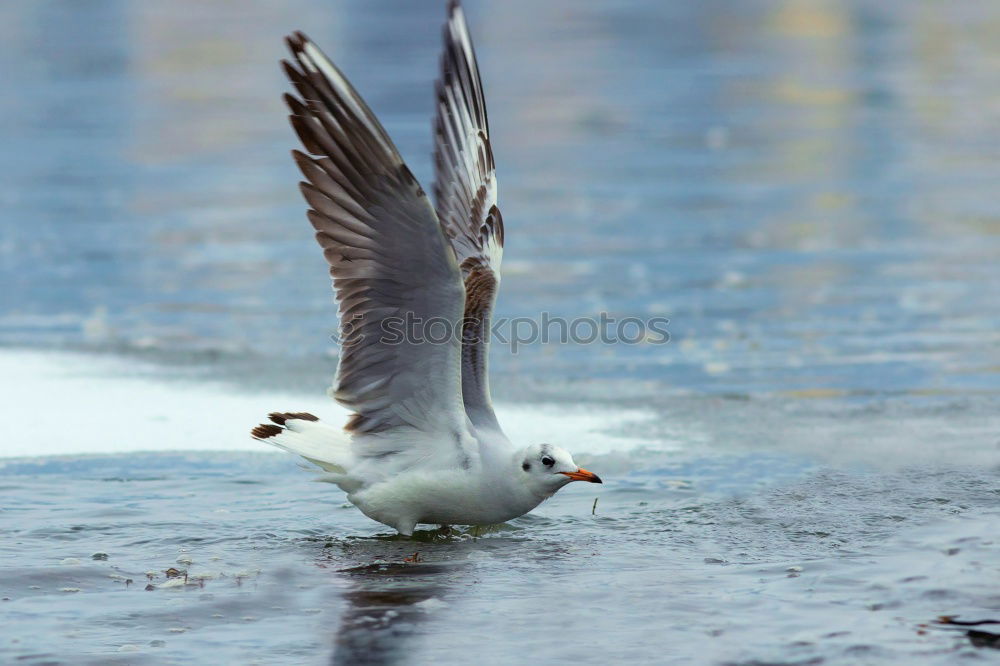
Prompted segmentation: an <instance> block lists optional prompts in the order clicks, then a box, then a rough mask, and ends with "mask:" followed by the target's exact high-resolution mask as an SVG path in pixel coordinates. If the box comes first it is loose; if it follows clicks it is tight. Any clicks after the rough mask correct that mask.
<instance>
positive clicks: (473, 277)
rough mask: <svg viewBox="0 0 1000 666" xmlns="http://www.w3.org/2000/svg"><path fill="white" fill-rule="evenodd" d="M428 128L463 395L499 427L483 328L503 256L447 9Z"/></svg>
mask: <svg viewBox="0 0 1000 666" xmlns="http://www.w3.org/2000/svg"><path fill="white" fill-rule="evenodd" d="M448 13H449V16H448V24H447V25H446V26H445V29H444V53H443V54H442V56H441V78H440V79H439V80H438V82H437V118H436V121H435V123H434V135H435V150H434V167H435V176H436V177H435V182H434V198H435V200H436V203H437V214H438V219H439V220H440V221H441V225H442V227H443V228H444V230H445V233H446V234H447V236H448V239H449V240H450V241H451V246H452V247H453V248H454V249H455V255H456V256H457V258H458V263H459V266H461V269H462V279H463V281H464V282H465V318H464V320H463V331H462V395H463V399H464V401H465V409H466V412H467V413H468V415H469V418H470V419H471V421H472V422H473V424H475V425H476V426H477V427H491V428H494V429H499V426H498V425H497V420H496V416H495V415H494V413H493V404H492V402H491V400H490V386H489V377H488V356H489V330H490V318H491V315H492V312H493V304H494V302H495V301H496V293H497V288H498V287H499V286H500V259H501V257H502V255H503V219H502V218H501V216H500V210H499V209H498V208H497V182H496V165H495V164H494V163H493V150H492V148H491V147H490V136H489V134H490V131H489V123H488V121H487V118H486V102H485V100H484V98H483V84H482V82H481V81H480V79H479V67H478V66H477V65H476V54H475V52H474V51H473V50H472V41H471V39H470V38H469V29H468V26H466V24H465V14H464V13H463V12H462V7H461V6H460V5H459V3H458V2H457V0H452V2H451V4H450V5H449V9H448Z"/></svg>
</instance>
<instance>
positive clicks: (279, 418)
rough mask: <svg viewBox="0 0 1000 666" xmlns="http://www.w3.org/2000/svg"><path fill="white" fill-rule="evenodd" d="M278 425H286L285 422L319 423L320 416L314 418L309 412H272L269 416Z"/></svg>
mask: <svg viewBox="0 0 1000 666" xmlns="http://www.w3.org/2000/svg"><path fill="white" fill-rule="evenodd" d="M267 418H269V419H271V420H272V421H274V422H275V423H277V424H278V425H285V421H295V420H299V421H319V417H318V416H313V415H312V414H310V413H309V412H271V413H270V414H268V415H267Z"/></svg>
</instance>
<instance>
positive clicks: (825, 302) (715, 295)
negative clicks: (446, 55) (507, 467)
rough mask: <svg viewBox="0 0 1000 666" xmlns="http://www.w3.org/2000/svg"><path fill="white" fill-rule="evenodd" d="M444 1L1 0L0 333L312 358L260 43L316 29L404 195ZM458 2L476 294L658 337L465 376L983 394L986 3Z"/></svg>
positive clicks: (997, 52) (991, 375) (526, 357)
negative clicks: (493, 273) (494, 283)
mask: <svg viewBox="0 0 1000 666" xmlns="http://www.w3.org/2000/svg"><path fill="white" fill-rule="evenodd" d="M443 4H444V3H443V2H441V3H438V2H392V1H387V0H380V1H379V2H360V1H354V2H352V1H347V0H341V1H333V2H330V1H324V2H301V1H299V2H288V3H280V4H275V3H267V2H243V1H240V2H223V1H216V2H204V1H197V2H194V1H191V2H187V1H185V0H180V1H178V2H172V3H135V2H125V1H120V2H115V1H112V0H87V1H81V2H72V3H67V2H36V1H34V0H32V1H23V2H21V1H16V0H15V1H12V2H6V3H4V4H3V7H2V8H0V24H2V25H3V26H4V27H3V28H2V31H3V39H2V43H0V62H3V63H4V70H5V72H6V76H5V91H4V93H3V96H2V101H0V114H2V118H3V123H2V126H0V136H2V141H3V145H4V146H5V150H4V151H3V154H2V155H0V202H2V209H0V261H2V263H0V271H2V273H0V279H2V282H3V284H4V285H5V289H4V294H3V295H2V297H0V298H2V300H0V341H2V342H3V343H5V344H8V345H19V346H20V345H30V346H43V347H87V348H94V349H105V350H122V349H126V350H147V351H148V350H157V351H161V352H170V353H181V352H185V353H203V352H212V353H216V354H220V355H230V356H242V355H245V354H247V353H252V354H259V355H262V356H265V357H268V358H280V359H287V358H289V357H293V358H305V357H311V358H317V357H320V356H326V355H330V354H335V351H336V350H335V346H334V345H333V343H332V342H331V341H330V338H329V335H330V333H331V332H332V331H333V330H334V329H335V324H336V320H335V316H334V309H333V307H332V306H331V303H332V296H331V293H330V289H329V284H328V281H327V279H326V275H325V264H324V262H323V260H322V257H321V255H320V253H319V251H318V249H317V248H316V247H315V246H314V243H313V241H312V240H311V229H310V228H309V225H308V223H307V222H306V220H305V217H304V208H305V205H304V203H303V202H302V201H301V200H300V197H299V195H298V192H297V189H296V187H295V183H296V182H297V180H298V174H297V172H296V170H295V169H294V168H293V165H292V163H291V160H290V158H289V156H288V150H289V149H290V148H291V147H293V146H295V145H296V141H295V139H294V136H293V134H292V132H291V130H290V128H289V127H288V124H287V121H286V118H285V116H286V112H285V110H284V108H283V106H282V104H281V102H280V95H281V93H282V92H283V91H284V90H286V89H287V88H288V86H287V85H286V83H285V82H284V81H283V79H282V75H281V74H280V71H279V68H278V65H277V61H278V60H279V59H280V58H282V57H284V55H285V53H284V50H283V44H282V41H281V36H282V35H283V34H285V33H287V32H289V31H291V30H293V29H299V28H301V29H305V30H306V31H307V32H308V33H309V34H310V35H311V36H312V37H313V38H314V39H315V40H317V41H318V42H319V43H320V44H321V45H322V46H323V47H324V48H325V50H326V51H327V52H328V53H329V55H330V56H331V57H333V58H334V59H335V60H336V61H337V62H338V63H339V64H340V66H341V67H342V69H343V70H344V71H345V72H346V73H347V74H348V76H350V77H351V78H352V79H353V81H354V83H355V85H356V86H357V87H358V89H359V90H360V91H361V93H362V94H363V95H364V96H365V97H366V99H367V100H368V101H369V103H370V105H371V106H372V108H373V109H374V110H375V112H376V113H377V114H378V115H379V117H380V118H381V120H382V122H383V124H384V125H385V126H386V127H387V128H388V131H389V132H390V134H391V135H392V136H393V138H394V139H395V141H396V143H397V144H398V146H399V148H400V150H401V152H402V153H403V155H404V157H405V158H406V159H407V161H408V162H409V164H410V166H411V168H412V169H413V171H414V172H415V173H416V174H417V177H418V178H419V179H420V180H421V182H422V183H424V185H425V187H428V188H429V186H430V183H431V181H432V172H431V162H430V155H431V150H432V144H431V133H430V123H431V118H432V94H433V87H432V84H433V80H434V78H435V77H436V75H437V57H438V51H439V46H440V28H441V22H442V16H443V14H444V8H443ZM467 14H468V15H469V20H470V23H471V30H472V33H473V36H474V39H475V43H476V48H477V50H478V55H479V60H480V65H481V69H482V75H483V78H484V82H485V86H486V91H487V96H488V101H489V110H490V119H491V129H492V133H493V135H494V145H495V150H496V154H497V162H498V165H499V178H500V185H501V204H502V208H503V211H504V219H505V222H506V225H507V228H508V231H509V233H508V234H507V235H508V238H509V240H508V245H507V251H506V255H505V262H504V283H503V289H502V292H501V295H500V300H499V304H498V310H499V315H500V316H508V317H515V316H529V317H537V316H538V313H539V312H541V311H543V310H544V311H549V312H551V313H553V314H554V315H557V316H565V317H568V318H574V317H580V316H596V315H597V314H598V313H599V312H602V311H606V312H608V313H610V314H611V315H612V316H617V317H624V316H640V317H648V316H666V317H669V318H670V319H671V325H670V330H671V334H672V336H673V344H672V345H668V346H666V347H662V346H656V345H652V346H644V345H639V346H623V345H622V346H615V347H597V348H592V347H587V346H579V345H547V346H540V345H539V346H534V347H530V348H528V349H525V350H524V351H523V353H522V354H521V355H520V356H519V357H518V358H513V357H511V356H510V354H509V352H508V350H504V351H503V353H496V354H494V360H493V362H494V368H495V371H496V372H498V373H499V374H502V375H513V380H514V381H517V380H523V381H530V382H532V383H538V382H540V383H545V382H546V381H548V380H551V379H553V378H558V379H561V380H572V381H574V382H583V383H585V384H590V383H592V382H594V381H595V380H596V381H597V382H599V384H600V386H607V382H609V381H610V382H616V381H620V382H624V383H625V384H626V385H628V386H631V387H636V385H637V384H636V380H643V381H647V382H650V383H651V384H653V385H655V387H656V390H663V389H664V388H684V389H690V390H696V391H699V392H713V393H736V394H751V393H758V392H774V391H778V392H785V391H817V390H821V391H825V392H833V393H837V394H843V395H851V396H880V397H892V396H898V395H900V394H919V395H922V396H928V395H933V396H937V397H938V398H939V399H940V400H944V401H948V400H952V399H953V398H954V396H956V395H966V394H981V393H989V394H995V391H996V389H997V388H998V385H1000V382H998V374H997V373H998V365H1000V358H998V353H997V349H998V343H1000V338H998V329H1000V297H998V294H1000V270H998V269H997V262H998V260H1000V203H998V199H997V196H996V183H998V182H1000V160H998V159H997V156H998V154H1000V135H998V134H997V132H996V127H997V126H998V122H1000V88H998V87H997V86H996V85H995V83H996V80H997V79H996V77H997V73H998V70H1000V46H998V44H1000V12H998V11H997V8H996V7H994V6H992V5H991V4H990V3H958V4H954V5H947V6H944V5H941V4H940V3H934V2H845V3H840V2H815V1H811V0H789V1H769V2H763V1H750V2H741V3H735V4H734V3H729V2H705V3H662V2H653V1H641V0H627V1H623V0H617V1H608V2H575V1H569V0H565V1H563V0H552V1H549V2H545V3H535V2H528V1H526V0H509V1H506V2H502V3H487V2H477V1H476V0H470V1H469V2H468V5H467ZM328 367H329V369H330V370H331V371H332V364H329V366H328ZM509 386H512V384H511V383H510V381H508V380H504V381H498V382H497V385H496V388H495V393H497V394H498V396H499V397H500V398H504V397H513V395H516V393H513V392H511V391H510V390H509V389H507V388H505V387H509ZM597 390H598V391H601V390H602V389H600V388H598V389H597Z"/></svg>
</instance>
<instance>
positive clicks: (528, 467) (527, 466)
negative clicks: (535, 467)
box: [521, 462, 531, 472]
mask: <svg viewBox="0 0 1000 666" xmlns="http://www.w3.org/2000/svg"><path fill="white" fill-rule="evenodd" d="M521 469H523V470H524V471H525V472H527V471H528V470H529V469H531V463H528V462H525V463H521Z"/></svg>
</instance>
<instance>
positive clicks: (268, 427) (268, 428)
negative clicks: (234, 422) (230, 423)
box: [250, 423, 282, 439]
mask: <svg viewBox="0 0 1000 666" xmlns="http://www.w3.org/2000/svg"><path fill="white" fill-rule="evenodd" d="M281 431H282V428H279V427H278V426H276V425H273V424H271V423H261V424H260V425H259V426H257V427H256V428H254V429H253V430H251V431H250V436H251V437H253V438H254V439H267V438H268V437H274V436H275V435H278V434H281Z"/></svg>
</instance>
